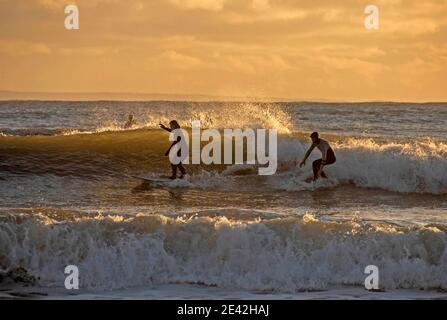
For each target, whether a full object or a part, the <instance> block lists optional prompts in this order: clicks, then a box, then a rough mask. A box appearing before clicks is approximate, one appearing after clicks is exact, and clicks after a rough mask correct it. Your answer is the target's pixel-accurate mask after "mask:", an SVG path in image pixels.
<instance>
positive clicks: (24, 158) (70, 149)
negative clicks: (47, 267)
mask: <svg viewBox="0 0 447 320" xmlns="http://www.w3.org/2000/svg"><path fill="white" fill-rule="evenodd" d="M303 139H304V137H303V136H302V135H301V134H281V135H279V139H278V171H277V173H276V174H275V175H273V176H267V177H264V178H263V180H262V181H261V182H262V188H264V187H265V188H267V189H270V190H286V191H301V190H313V189H315V188H334V187H337V186H339V185H344V184H353V185H355V186H357V187H363V188H379V189H383V190H388V191H395V192H403V193H430V194H446V193H447V143H445V142H441V141H435V140H432V139H419V140H413V141H380V140H374V139H362V138H345V137H331V139H330V140H331V144H332V145H333V147H334V150H335V153H336V156H337V162H336V163H335V164H334V165H331V166H328V167H327V169H326V172H327V174H328V176H329V179H327V180H322V181H318V182H317V183H315V184H309V183H306V182H304V180H305V179H306V178H307V177H309V176H311V173H312V169H311V163H312V161H313V160H314V159H316V158H319V157H320V156H321V155H320V154H319V152H318V151H317V150H316V151H314V153H313V154H312V156H311V157H310V159H309V160H308V163H307V166H306V167H305V168H302V169H301V168H299V167H297V162H299V160H301V159H302V158H303V155H304V153H305V152H306V150H307V148H308V147H309V144H308V143H307V141H306V140H303ZM169 145H170V142H169V141H168V134H167V133H166V132H163V131H162V130H153V129H149V130H145V129H140V130H132V131H126V132H104V133H97V134H92V135H69V136H25V137H0V157H1V160H2V161H1V162H0V173H1V172H3V173H5V172H6V173H7V172H9V173H13V174H22V175H23V174H24V175H26V174H55V175H61V176H64V175H75V176H76V175H77V176H82V177H85V178H88V177H91V178H92V179H94V178H97V177H98V176H100V177H102V176H104V175H106V176H112V177H113V176H117V175H118V176H119V175H121V176H122V175H123V174H124V173H127V174H129V175H141V174H145V175H159V174H160V173H165V172H166V171H167V170H169V162H168V159H167V158H166V157H165V156H164V152H165V151H166V149H167V148H168V147H169ZM188 171H189V173H190V179H189V180H187V183H180V184H179V185H180V186H184V187H199V188H207V187H208V188H219V187H220V188H221V189H225V187H226V186H227V182H228V181H230V182H231V181H232V179H230V178H231V177H234V176H241V175H243V176H245V179H246V182H247V183H245V184H243V186H244V188H245V189H250V185H252V189H254V190H255V189H256V188H260V184H259V180H260V179H261V178H260V177H259V176H257V171H258V170H257V168H256V166H249V165H242V166H241V165H212V166H206V165H189V166H188ZM230 185H231V188H234V184H233V183H231V184H230Z"/></svg>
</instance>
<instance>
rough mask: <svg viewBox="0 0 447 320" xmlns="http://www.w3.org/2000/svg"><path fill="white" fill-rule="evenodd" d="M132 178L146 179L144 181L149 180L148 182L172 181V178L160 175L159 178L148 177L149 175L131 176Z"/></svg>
mask: <svg viewBox="0 0 447 320" xmlns="http://www.w3.org/2000/svg"><path fill="white" fill-rule="evenodd" d="M131 177H132V178H135V179H138V180H141V181H144V182H148V183H155V184H156V183H167V182H172V181H173V180H172V179H169V178H163V177H159V178H147V177H139V176H131Z"/></svg>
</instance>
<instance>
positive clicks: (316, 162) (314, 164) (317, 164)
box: [312, 159, 323, 180]
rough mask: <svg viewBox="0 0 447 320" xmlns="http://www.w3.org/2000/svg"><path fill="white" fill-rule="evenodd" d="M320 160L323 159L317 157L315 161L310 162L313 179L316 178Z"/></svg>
mask: <svg viewBox="0 0 447 320" xmlns="http://www.w3.org/2000/svg"><path fill="white" fill-rule="evenodd" d="M322 161H323V160H322V159H318V160H315V161H314V162H313V163H312V169H313V171H314V179H315V180H317V179H318V171H319V170H320V166H321V162H322Z"/></svg>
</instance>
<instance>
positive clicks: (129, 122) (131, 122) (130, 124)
mask: <svg viewBox="0 0 447 320" xmlns="http://www.w3.org/2000/svg"><path fill="white" fill-rule="evenodd" d="M136 124H137V122H136V121H135V119H134V118H133V114H129V118H128V119H127V122H126V124H125V125H124V129H130V128H132V127H133V126H135V125H136Z"/></svg>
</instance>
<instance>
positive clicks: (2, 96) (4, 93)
mask: <svg viewBox="0 0 447 320" xmlns="http://www.w3.org/2000/svg"><path fill="white" fill-rule="evenodd" d="M21 95H22V96H21ZM39 95H40V96H48V97H38V96H39ZM63 95H67V96H69V95H72V97H65V98H64V97H61V96H63ZM106 95H112V96H121V97H120V98H118V99H114V98H113V97H111V98H106V97H94V96H106ZM26 96H28V97H26ZM51 96H57V97H51ZM76 96H78V97H76ZM126 96H127V97H126ZM137 96H140V97H139V99H138V98H137V99H136V97H137ZM145 96H146V97H145ZM150 96H152V97H151V98H150ZM194 98H196V99H199V100H194ZM0 101H71V102H76V101H80V102H84V101H85V102H88V101H91V102H94V101H125V102H144V101H148V102H149V101H176V102H180V101H185V102H316V103H421V104H430V103H447V101H442V100H423V101H410V100H400V101H399V100H389V99H373V100H342V99H328V98H280V97H256V96H245V97H243V96H231V95H228V96H227V95H216V94H203V93H192V94H184V93H142V92H107V91H97V92H49V91H14V90H0Z"/></svg>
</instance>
